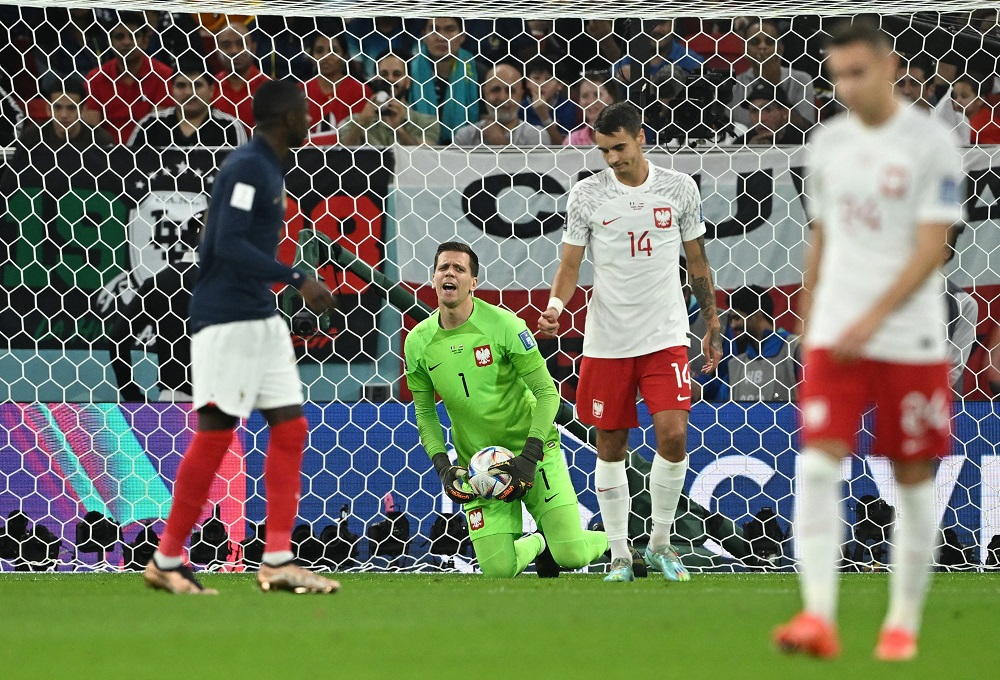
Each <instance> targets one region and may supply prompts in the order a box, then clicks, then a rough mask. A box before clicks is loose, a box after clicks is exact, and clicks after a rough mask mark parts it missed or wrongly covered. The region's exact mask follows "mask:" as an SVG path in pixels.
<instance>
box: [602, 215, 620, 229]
mask: <svg viewBox="0 0 1000 680" xmlns="http://www.w3.org/2000/svg"><path fill="white" fill-rule="evenodd" d="M620 219H621V217H616V218H615V219H613V220H601V224H603V225H604V226H605V227H606V226H608V225H609V224H611V223H612V222H617V221H618V220H620Z"/></svg>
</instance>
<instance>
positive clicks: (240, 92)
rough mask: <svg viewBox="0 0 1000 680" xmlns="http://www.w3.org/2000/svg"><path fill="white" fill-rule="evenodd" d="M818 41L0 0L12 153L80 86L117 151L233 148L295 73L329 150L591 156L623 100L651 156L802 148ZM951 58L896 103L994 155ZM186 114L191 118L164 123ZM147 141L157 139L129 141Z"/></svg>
mask: <svg viewBox="0 0 1000 680" xmlns="http://www.w3.org/2000/svg"><path fill="white" fill-rule="evenodd" d="M935 21H936V22H937V23H938V25H939V26H945V25H947V26H951V27H955V26H959V27H961V28H962V31H964V32H965V33H969V32H973V33H976V34H977V35H979V37H980V38H982V40H980V45H981V48H980V51H981V52H985V53H989V52H990V51H991V50H993V51H995V46H996V45H998V44H1000V43H997V42H996V41H997V39H998V31H997V12H996V11H995V10H980V11H977V12H974V13H972V14H968V13H966V14H965V15H963V16H962V17H956V16H950V15H938V16H937V17H936V19H935ZM823 36H824V31H823V23H822V20H821V19H820V18H818V17H811V16H799V17H795V18H794V19H790V20H778V19H766V20H760V19H756V18H753V17H740V18H737V19H734V20H731V21H728V20H727V21H703V20H699V19H677V20H671V19H665V20H638V19H634V20H633V19H620V20H616V21H613V22H612V21H606V20H597V19H587V20H582V19H560V20H544V19H537V20H535V19H532V20H521V19H497V20H492V19H489V20H487V19H467V20H463V19H461V18H456V17H434V18H430V19H426V20H425V19H406V20H404V19H401V18H398V17H376V18H371V19H367V18H365V19H349V20H343V19H339V18H334V17H321V18H313V17H288V18H286V17H278V16H257V17H251V16H236V15H228V16H227V15H218V14H185V13H171V12H165V11H158V10H149V11H145V12H135V11H112V10H93V9H66V8H47V9H40V8H28V7H19V6H10V5H8V6H3V5H0V37H2V38H4V40H3V41H2V44H3V45H4V47H3V48H2V55H0V56H2V58H0V71H2V72H0V94H2V100H3V111H2V114H0V115H2V118H3V127H4V129H3V130H0V145H3V146H9V145H10V144H11V143H12V141H13V140H14V138H15V136H16V135H17V133H18V131H19V130H20V128H22V127H24V125H25V121H29V124H28V125H27V127H28V128H31V127H33V125H32V124H34V127H36V128H37V127H40V126H42V125H44V124H45V123H46V122H47V121H48V119H49V115H50V110H52V105H53V103H54V97H57V96H58V97H62V96H64V95H65V94H66V90H67V89H72V90H75V89H77V85H79V86H80V89H82V90H83V92H84V95H85V96H84V98H83V100H82V101H81V102H80V104H82V111H81V119H82V120H83V122H85V123H86V124H88V125H89V126H91V127H95V128H98V127H99V128H103V129H104V131H105V132H107V133H108V134H109V135H110V136H111V138H112V139H113V140H114V141H117V142H120V143H129V142H130V140H131V141H132V142H133V143H147V144H156V143H157V142H158V141H159V142H168V143H174V144H180V145H186V144H204V145H206V146H215V145H222V146H226V145H231V144H232V143H233V142H234V141H237V142H238V140H239V139H240V137H238V136H237V135H238V133H237V132H236V131H235V130H232V129H230V130H229V131H228V132H226V131H225V130H224V128H226V127H227V125H228V123H229V122H231V121H230V120H229V117H231V118H232V119H235V120H236V121H239V122H240V123H241V124H242V126H243V127H244V128H245V130H244V132H246V133H249V132H250V131H252V128H253V124H254V121H253V114H252V112H251V110H250V98H251V96H252V94H253V92H254V91H256V89H257V88H258V87H259V86H260V84H261V83H262V82H265V81H266V80H268V79H273V78H283V77H287V76H291V77H292V78H295V79H296V80H298V81H299V82H300V83H301V84H302V87H303V88H304V90H305V92H306V95H307V98H308V100H309V104H310V115H311V117H312V122H313V127H312V129H311V131H310V132H311V140H312V142H313V143H315V144H331V143H337V142H338V141H339V142H340V143H342V144H345V145H350V146H354V145H363V144H368V145H372V146H387V145H390V144H394V143H395V144H402V145H417V144H431V145H437V144H449V143H456V144H461V145H463V146H475V145H487V146H504V145H511V144H512V145H518V146H534V145H560V144H574V145H586V144H592V143H593V139H592V136H591V134H590V130H591V127H590V126H591V125H592V122H593V120H594V119H595V118H596V115H597V114H598V113H599V112H600V111H601V110H602V109H603V108H604V107H606V106H607V105H608V104H610V103H613V102H615V101H618V100H621V99H628V100H630V101H632V102H633V103H636V104H639V105H640V107H641V108H643V110H644V111H645V114H646V115H645V123H646V128H647V129H646V137H647V142H649V143H660V144H664V145H667V144H670V143H672V142H675V141H676V142H680V143H687V142H690V141H691V140H698V141H699V142H700V141H702V140H708V141H710V142H715V143H720V144H741V145H756V146H760V145H773V144H800V143H802V141H803V139H804V138H805V137H806V136H807V135H808V133H809V130H810V129H811V128H812V126H814V125H815V124H816V123H817V122H820V121H822V120H823V119H824V118H827V117H829V116H831V115H835V114H836V113H837V112H838V111H839V110H840V107H839V105H838V104H837V103H836V101H835V100H834V99H833V97H832V92H831V88H830V86H829V83H828V81H827V80H826V79H825V77H824V73H823V72H822V69H821V68H820V64H821V61H822V47H821V41H822V39H823ZM939 44H940V49H939V50H938V52H939V53H936V54H935V53H932V52H934V51H935V49H936V46H937V45H939ZM900 45H901V46H902V47H903V48H910V47H914V45H913V44H912V41H907V40H903V39H901V40H900ZM949 50H950V46H949V45H947V44H945V43H943V42H941V41H938V42H937V43H935V42H934V41H931V40H928V41H927V43H926V44H924V43H920V44H918V45H916V49H913V50H909V51H907V50H906V49H901V50H900V51H901V53H902V56H903V60H902V63H903V65H904V66H903V68H901V69H900V73H899V83H898V88H899V93H900V94H901V95H902V96H904V97H907V98H909V99H911V100H912V101H914V103H915V104H916V105H918V106H921V107H926V108H929V109H934V110H935V111H936V115H938V116H939V117H941V118H942V120H944V121H946V122H947V123H948V124H949V125H950V126H951V127H953V128H954V129H955V130H956V134H957V135H959V136H960V138H961V141H962V142H964V143H978V144H993V143H997V142H1000V121H998V119H997V115H998V114H997V113H995V111H996V108H995V107H996V104H997V103H998V101H1000V94H995V92H996V90H997V83H996V73H995V68H993V69H989V68H988V66H987V67H984V66H983V65H984V64H987V65H988V64H989V63H990V62H989V61H988V60H983V59H982V58H980V57H979V56H977V55H970V54H965V55H962V58H961V59H958V60H956V59H954V58H949V56H948V53H949ZM992 56H993V62H992V63H993V64H994V65H995V59H996V55H995V54H994V55H992ZM956 62H961V63H962V65H961V66H957V65H956ZM192 78H193V80H192ZM70 83H72V84H70ZM198 101H200V102H202V103H201V104H198V103H197V102H198ZM189 103H190V105H189ZM175 106H176V107H181V106H184V107H187V108H190V111H188V113H187V114H186V115H178V114H179V113H180V110H179V109H178V110H177V113H175V115H174V117H171V115H170V114H169V113H164V111H165V110H166V111H169V110H171V109H173V108H174V107H175ZM206 123H207V126H208V127H205V128H202V126H203V124H206ZM165 124H166V125H172V126H173V127H175V128H180V130H179V131H177V132H173V131H170V130H166V129H164V125H165ZM149 126H153V127H155V128H158V131H157V132H155V133H154V134H153V135H152V136H151V137H149V138H148V139H147V135H146V134H145V132H144V131H142V130H140V132H139V133H138V138H137V139H136V140H133V139H132V137H133V132H135V130H136V128H140V129H141V128H145V127H149ZM230 127H231V126H230ZM463 128H464V129H463ZM196 133H197V134H196Z"/></svg>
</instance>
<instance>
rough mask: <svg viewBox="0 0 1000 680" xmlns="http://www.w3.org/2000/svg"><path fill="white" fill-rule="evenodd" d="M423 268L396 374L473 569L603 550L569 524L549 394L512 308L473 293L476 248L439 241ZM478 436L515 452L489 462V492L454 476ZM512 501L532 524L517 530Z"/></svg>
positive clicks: (503, 572)
mask: <svg viewBox="0 0 1000 680" xmlns="http://www.w3.org/2000/svg"><path fill="white" fill-rule="evenodd" d="M433 273H434V278H433V283H434V290H435V292H436V293H437V296H438V310H437V312H435V313H434V314H433V315H431V317H430V318H429V319H426V320H424V321H422V322H420V323H419V324H417V326H416V328H414V329H413V331H411V332H410V334H409V335H408V336H407V337H406V346H405V348H404V356H405V367H406V369H405V370H406V381H407V384H408V386H409V388H410V391H411V392H413V403H414V407H415V411H416V417H417V428H418V429H419V431H420V443H421V444H423V446H424V449H426V451H427V454H428V455H429V456H430V457H431V461H432V462H433V463H434V469H435V470H437V473H438V475H440V477H441V482H442V483H443V484H444V489H445V493H447V494H448V496H449V497H450V498H451V499H452V500H454V501H455V502H456V503H460V504H463V505H464V508H465V512H466V516H467V518H468V521H469V536H470V537H471V539H472V545H473V547H474V548H475V551H476V557H477V558H478V560H479V566H480V568H481V569H482V571H483V574H485V575H487V576H495V577H512V576H517V575H518V574H520V573H521V572H522V571H524V568H525V567H527V566H528V565H529V564H531V563H532V562H533V561H536V559H537V563H536V568H537V570H538V572H539V575H540V576H555V575H558V567H557V566H556V565H558V566H559V567H563V568H565V569H579V568H581V567H584V566H586V565H588V564H590V563H591V562H592V561H594V560H595V559H596V558H598V557H600V556H601V555H603V554H604V552H605V551H606V550H607V549H608V540H607V537H606V536H605V534H604V532H599V531H584V530H583V529H582V528H581V526H580V515H579V511H578V509H577V500H576V490H575V489H574V488H573V484H572V482H571V481H570V477H569V470H568V469H567V467H566V461H565V460H564V459H563V455H562V449H561V448H560V446H559V432H558V430H557V429H556V427H555V425H554V420H555V415H556V411H557V410H558V408H559V393H558V392H557V391H556V386H555V383H553V381H552V377H551V376H550V375H549V373H548V370H547V369H546V367H545V360H544V359H543V358H542V355H541V354H540V353H539V352H538V347H537V346H536V344H535V339H534V337H533V336H532V334H531V333H530V331H528V329H527V327H526V326H525V324H524V322H523V321H521V320H520V319H519V318H518V317H517V316H515V315H514V314H512V313H511V312H508V311H506V310H504V309H500V308H499V307H495V306H493V305H491V304H488V303H486V302H483V301H482V300H477V299H475V298H474V297H473V295H472V292H473V291H474V290H475V289H476V285H477V284H478V281H479V280H478V275H479V258H478V257H476V254H475V253H474V252H473V251H472V249H471V248H470V247H469V246H467V245H465V244H463V243H457V242H449V243H443V244H441V245H440V246H439V247H438V249H437V253H436V254H435V257H434V272H433ZM435 392H436V393H437V394H438V395H440V397H441V400H442V401H443V402H444V405H445V409H447V411H448V416H449V417H450V418H451V430H452V440H453V443H454V445H455V449H456V450H457V452H458V464H457V465H452V463H451V462H450V461H449V459H448V454H447V453H445V450H446V449H445V442H444V436H443V432H442V429H441V421H440V420H439V419H438V415H437V409H436V402H435V397H434V394H435ZM487 446H502V447H504V448H507V449H509V450H510V451H511V452H513V453H515V454H518V455H515V457H514V458H513V459H512V460H509V461H507V462H506V463H502V464H501V465H498V466H497V468H495V469H498V470H500V471H502V472H506V473H508V474H510V476H511V484H510V485H509V486H508V487H507V488H506V489H504V491H503V493H501V494H500V495H499V496H498V497H497V499H495V500H485V499H483V498H480V497H479V496H477V495H476V494H475V492H473V491H471V487H469V486H468V485H466V484H463V483H462V482H463V478H464V477H465V476H466V474H467V469H466V468H467V466H468V462H469V459H470V458H472V456H473V455H474V454H475V453H476V452H477V451H479V450H480V449H483V448H486V447H487ZM521 503H524V505H525V506H526V507H527V509H528V512H530V513H531V516H532V517H534V518H535V521H536V522H537V524H538V527H539V530H540V531H541V533H539V534H531V535H529V536H525V537H523V538H522V537H521V534H522V523H521V517H522V515H521ZM553 561H554V564H553V563H552V562H553Z"/></svg>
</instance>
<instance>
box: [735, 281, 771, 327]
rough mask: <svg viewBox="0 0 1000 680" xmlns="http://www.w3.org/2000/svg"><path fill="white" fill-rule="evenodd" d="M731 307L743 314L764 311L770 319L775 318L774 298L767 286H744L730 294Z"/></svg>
mask: <svg viewBox="0 0 1000 680" xmlns="http://www.w3.org/2000/svg"><path fill="white" fill-rule="evenodd" d="M729 308H730V309H732V310H734V311H737V312H739V313H740V314H742V315H743V316H750V315H751V314H756V313H757V312H763V313H764V316H766V317H767V318H768V319H774V299H773V298H772V297H771V293H769V292H768V290H767V289H766V288H762V287H760V286H743V287H742V288H737V289H736V290H734V291H733V292H732V293H730V295H729Z"/></svg>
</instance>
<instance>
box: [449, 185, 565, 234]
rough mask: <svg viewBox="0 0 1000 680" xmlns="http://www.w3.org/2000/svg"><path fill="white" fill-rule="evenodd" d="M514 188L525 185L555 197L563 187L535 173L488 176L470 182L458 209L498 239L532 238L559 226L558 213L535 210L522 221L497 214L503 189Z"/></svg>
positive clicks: (477, 225) (562, 194)
mask: <svg viewBox="0 0 1000 680" xmlns="http://www.w3.org/2000/svg"><path fill="white" fill-rule="evenodd" d="M514 187H527V188H528V189H532V190H533V191H534V192H535V193H536V194H537V193H544V194H551V195H552V196H554V197H556V198H559V197H561V196H564V195H565V194H566V187H564V186H563V185H562V184H561V183H560V182H559V181H558V180H556V179H555V178H554V177H550V176H549V175H540V174H538V173H537V172H521V173H518V174H516V175H488V176H486V177H483V178H481V179H478V180H476V181H474V182H472V183H471V184H469V185H468V186H466V187H465V190H464V191H462V212H463V213H465V217H466V219H468V220H469V221H470V222H472V224H474V225H475V226H476V227H479V228H480V229H482V230H483V231H485V232H486V233H487V234H489V235H490V236H497V237H499V238H511V237H514V238H534V237H537V236H541V235H542V234H547V233H549V232H553V231H558V230H559V229H562V226H563V219H562V216H561V215H559V214H558V213H551V212H544V211H541V212H537V213H535V214H534V215H532V216H531V217H530V219H528V220H526V221H524V222H510V221H508V220H506V219H504V218H503V217H502V216H501V215H500V206H499V203H498V199H499V197H500V195H501V193H502V192H503V191H504V190H505V189H508V190H509V189H513V188H514Z"/></svg>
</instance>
